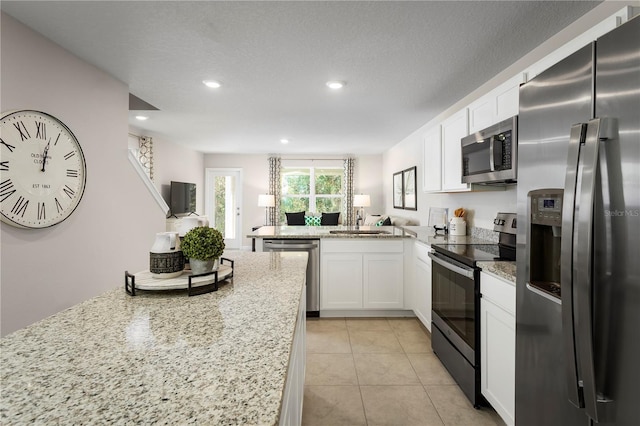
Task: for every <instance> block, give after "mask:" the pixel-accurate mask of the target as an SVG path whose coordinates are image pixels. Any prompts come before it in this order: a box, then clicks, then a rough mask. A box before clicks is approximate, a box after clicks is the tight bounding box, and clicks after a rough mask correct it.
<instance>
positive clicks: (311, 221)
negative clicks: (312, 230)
mask: <svg viewBox="0 0 640 426" xmlns="http://www.w3.org/2000/svg"><path fill="white" fill-rule="evenodd" d="M304 224H305V225H307V226H320V216H305V217H304Z"/></svg>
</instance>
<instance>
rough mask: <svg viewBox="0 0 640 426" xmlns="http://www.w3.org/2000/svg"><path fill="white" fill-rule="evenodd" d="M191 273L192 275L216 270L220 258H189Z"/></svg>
mask: <svg viewBox="0 0 640 426" xmlns="http://www.w3.org/2000/svg"><path fill="white" fill-rule="evenodd" d="M189 265H191V273H192V274H193V275H198V274H204V273H206V272H212V271H217V270H218V267H219V265H220V258H218V259H213V260H201V259H192V258H190V259H189Z"/></svg>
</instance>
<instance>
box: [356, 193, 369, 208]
mask: <svg viewBox="0 0 640 426" xmlns="http://www.w3.org/2000/svg"><path fill="white" fill-rule="evenodd" d="M370 205H371V197H369V195H365V194H356V195H354V196H353V206H354V207H369V206H370Z"/></svg>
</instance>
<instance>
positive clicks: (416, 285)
mask: <svg viewBox="0 0 640 426" xmlns="http://www.w3.org/2000/svg"><path fill="white" fill-rule="evenodd" d="M429 250H430V247H429V246H428V245H426V244H422V243H420V242H418V241H416V242H415V246H414V248H413V268H414V269H413V292H414V294H413V296H412V300H413V301H412V304H413V306H412V307H413V312H414V313H415V314H416V317H418V319H419V320H420V322H422V324H424V326H425V327H427V330H429V331H431V280H432V276H431V258H430V257H429V256H428V255H427V253H429Z"/></svg>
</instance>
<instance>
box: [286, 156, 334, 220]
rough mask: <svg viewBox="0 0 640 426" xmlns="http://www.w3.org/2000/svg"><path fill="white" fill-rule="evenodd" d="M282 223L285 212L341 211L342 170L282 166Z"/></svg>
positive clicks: (318, 212) (317, 212)
mask: <svg viewBox="0 0 640 426" xmlns="http://www.w3.org/2000/svg"><path fill="white" fill-rule="evenodd" d="M281 176H282V199H281V200H280V216H281V217H280V220H281V222H282V223H286V219H285V217H284V216H285V215H284V214H285V213H290V212H299V211H306V212H311V213H316V214H320V213H333V212H339V211H342V177H343V168H342V167H283V168H282V171H281Z"/></svg>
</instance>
